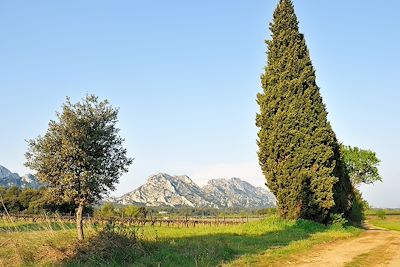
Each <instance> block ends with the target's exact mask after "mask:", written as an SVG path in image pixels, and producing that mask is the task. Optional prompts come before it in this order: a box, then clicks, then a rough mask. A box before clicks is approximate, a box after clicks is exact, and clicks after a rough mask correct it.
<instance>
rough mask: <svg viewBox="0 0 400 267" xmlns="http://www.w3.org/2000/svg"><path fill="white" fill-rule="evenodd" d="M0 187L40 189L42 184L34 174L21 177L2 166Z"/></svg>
mask: <svg viewBox="0 0 400 267" xmlns="http://www.w3.org/2000/svg"><path fill="white" fill-rule="evenodd" d="M0 186H4V187H12V186H18V187H20V188H35V189H37V188H39V187H41V183H40V182H39V180H38V179H37V178H36V177H35V176H34V175H32V174H26V175H24V176H19V174H18V173H12V172H11V171H10V170H9V169H7V168H5V167H3V166H1V165H0Z"/></svg>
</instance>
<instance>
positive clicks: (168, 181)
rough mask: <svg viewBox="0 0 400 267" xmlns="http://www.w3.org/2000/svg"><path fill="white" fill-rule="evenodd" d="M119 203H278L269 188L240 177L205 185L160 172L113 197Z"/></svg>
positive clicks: (242, 205)
mask: <svg viewBox="0 0 400 267" xmlns="http://www.w3.org/2000/svg"><path fill="white" fill-rule="evenodd" d="M113 201H114V202H117V203H120V204H133V205H144V206H171V207H181V206H189V207H212V208H231V207H235V208H265V207H273V206H275V197H274V196H273V195H272V193H271V192H269V191H268V190H266V189H263V188H261V187H254V186H253V185H251V184H249V183H248V182H245V181H243V180H240V179H239V178H232V179H229V180H227V179H215V180H210V181H209V182H208V184H207V185H206V186H204V187H203V188H201V187H199V186H198V185H197V184H196V183H195V182H193V181H192V180H191V179H190V178H189V177H188V176H186V175H182V176H171V175H169V174H165V173H160V174H157V175H153V176H151V177H149V178H148V180H147V182H146V183H145V184H144V185H142V186H140V187H139V188H137V189H136V190H134V191H132V192H130V193H128V194H125V195H123V196H122V197H119V198H114V199H113Z"/></svg>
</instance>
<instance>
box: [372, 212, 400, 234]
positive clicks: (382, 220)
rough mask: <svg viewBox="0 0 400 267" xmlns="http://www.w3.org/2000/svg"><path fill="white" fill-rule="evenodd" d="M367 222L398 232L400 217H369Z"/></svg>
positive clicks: (399, 229)
mask: <svg viewBox="0 0 400 267" xmlns="http://www.w3.org/2000/svg"><path fill="white" fill-rule="evenodd" d="M368 222H369V223H371V224H372V225H375V226H377V227H381V228H385V229H388V230H394V231H400V215H385V216H384V217H380V216H369V217H368Z"/></svg>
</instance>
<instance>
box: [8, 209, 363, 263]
mask: <svg viewBox="0 0 400 267" xmlns="http://www.w3.org/2000/svg"><path fill="white" fill-rule="evenodd" d="M0 229H3V230H4V231H1V230H0V245H1V246H0V247H1V248H2V249H1V250H0V265H3V266H11V265H14V266H22V265H23V266H26V265H31V266H32V265H40V266H54V265H64V266H126V265H130V266H182V267H183V266H221V265H226V266H248V265H255V266H257V264H258V263H262V266H268V265H271V266H272V265H274V264H276V265H279V262H281V261H282V260H283V259H285V260H286V259H287V258H290V257H292V256H294V255H296V254H297V253H302V252H304V251H305V250H307V249H309V248H311V247H312V246H313V245H316V244H320V243H324V242H330V241H332V240H337V239H341V238H348V237H351V236H355V235H357V234H358V233H359V232H361V230H360V229H357V228H354V227H346V228H340V227H338V228H335V227H327V226H324V225H320V224H316V223H313V222H309V221H303V220H298V221H290V220H282V219H279V218H277V217H275V216H272V217H269V218H266V219H264V220H261V221H255V222H249V223H247V224H243V225H236V226H220V227H208V226H201V227H196V228H174V227H169V228H168V227H150V226H149V227H144V228H134V227H129V228H126V227H118V226H114V227H108V228H96V227H94V226H92V225H87V226H86V229H85V230H86V232H85V233H86V236H87V239H86V240H85V241H84V242H81V243H78V242H77V241H76V239H75V230H74V229H71V225H65V226H64V225H59V224H47V225H39V226H38V225H34V224H33V225H31V224H28V225H26V224H22V223H17V224H16V225H12V224H10V223H0ZM5 229H7V230H5ZM10 263H11V264H10ZM266 263H268V264H266Z"/></svg>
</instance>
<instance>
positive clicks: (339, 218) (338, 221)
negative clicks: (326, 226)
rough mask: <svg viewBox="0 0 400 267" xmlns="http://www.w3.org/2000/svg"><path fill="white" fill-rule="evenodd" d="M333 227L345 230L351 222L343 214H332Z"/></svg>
mask: <svg viewBox="0 0 400 267" xmlns="http://www.w3.org/2000/svg"><path fill="white" fill-rule="evenodd" d="M330 217H331V225H332V226H333V227H336V228H343V226H345V225H346V224H347V223H348V222H349V221H348V220H347V219H346V218H345V217H344V215H343V213H332V214H331V215H330Z"/></svg>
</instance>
